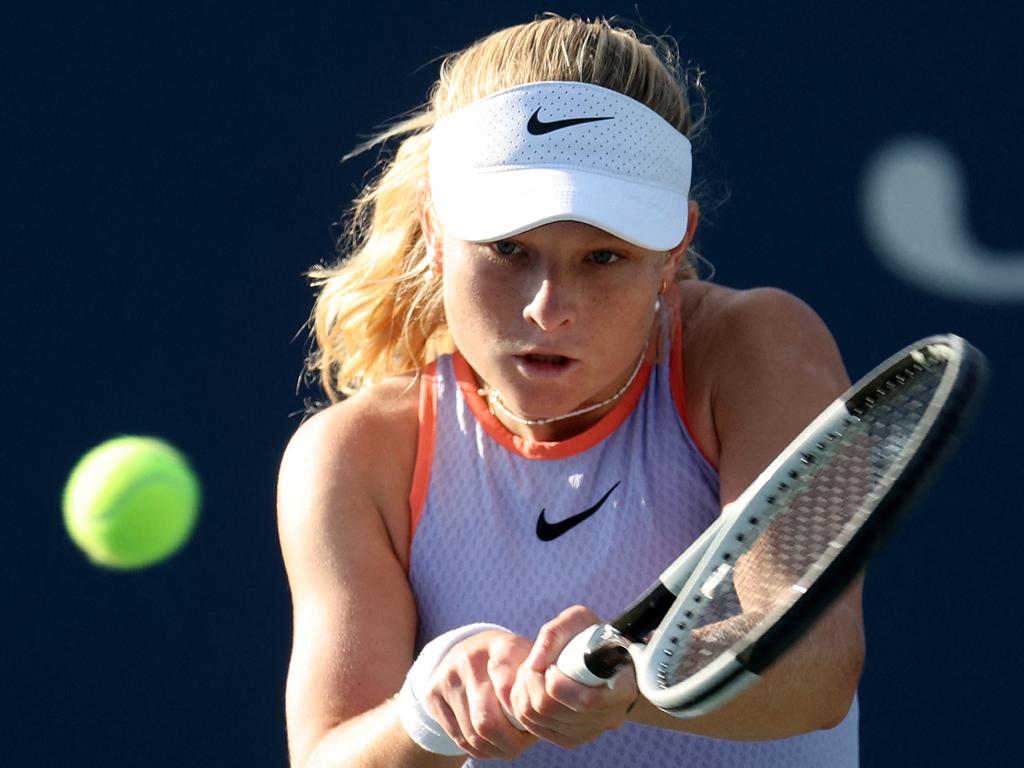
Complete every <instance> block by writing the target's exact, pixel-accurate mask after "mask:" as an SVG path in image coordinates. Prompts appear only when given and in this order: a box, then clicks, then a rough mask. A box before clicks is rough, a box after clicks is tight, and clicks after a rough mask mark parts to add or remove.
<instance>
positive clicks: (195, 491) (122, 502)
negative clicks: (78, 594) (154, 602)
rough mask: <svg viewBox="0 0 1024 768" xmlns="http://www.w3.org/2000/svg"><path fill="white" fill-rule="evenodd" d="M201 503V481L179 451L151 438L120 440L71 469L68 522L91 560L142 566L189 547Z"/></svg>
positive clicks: (114, 565) (66, 506)
mask: <svg viewBox="0 0 1024 768" xmlns="http://www.w3.org/2000/svg"><path fill="white" fill-rule="evenodd" d="M199 498H200V489H199V481H198V479H197V478H196V476H195V474H194V473H193V472H192V469H191V468H190V467H189V465H188V462H187V461H186V459H185V457H184V456H182V455H181V453H179V452H178V451H177V450H176V449H175V448H173V447H171V446H170V445H168V444H167V443H165V442H164V441H162V440H159V439H157V438H153V437H137V436H125V437H116V438H114V439H112V440H107V441H106V442H104V443H101V444H100V445H98V446H96V447H95V448H93V449H92V450H91V451H89V452H88V453H86V454H85V456H83V457H82V459H81V460H80V461H79V462H78V464H76V465H75V468H74V469H73V470H72V472H71V475H70V477H69V478H68V482H67V486H66V487H65V488H64V525H65V527H66V528H67V531H68V534H69V535H70V536H71V539H72V540H73V541H74V542H75V544H77V545H78V547H79V548H80V549H81V550H82V551H83V552H85V554H86V555H88V556H89V558H90V559H91V560H92V561H93V562H94V563H96V564H98V565H103V566H107V567H110V568H119V569H124V570H130V569H134V568H144V567H146V566H148V565H153V564H154V563H158V562H160V561H161V560H164V559H166V558H168V557H170V556H171V555H173V554H174V553H175V552H177V551H178V550H179V549H181V547H182V546H183V545H184V544H185V542H186V541H187V540H188V538H189V536H190V535H191V533H192V528H193V526H194V525H195V521H196V516H197V514H198V512H199Z"/></svg>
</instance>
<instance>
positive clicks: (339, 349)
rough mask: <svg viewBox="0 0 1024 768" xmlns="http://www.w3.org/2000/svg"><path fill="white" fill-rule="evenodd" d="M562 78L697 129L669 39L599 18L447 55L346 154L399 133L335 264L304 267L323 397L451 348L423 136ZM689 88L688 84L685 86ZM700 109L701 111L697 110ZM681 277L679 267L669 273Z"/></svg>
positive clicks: (522, 31) (527, 31)
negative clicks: (415, 93)
mask: <svg viewBox="0 0 1024 768" xmlns="http://www.w3.org/2000/svg"><path fill="white" fill-rule="evenodd" d="M541 80H571V81H579V82H585V83H592V84H595V85H601V86H604V87H606V88H611V89H614V90H616V91H619V92H620V93H623V94H626V95H627V96H630V97H631V98H634V99H636V100H637V101H640V102H642V103H644V104H646V105H647V106H649V107H650V108H651V109H653V110H654V111H656V112H658V113H659V114H660V115H661V116H662V117H664V118H665V119H666V120H667V121H668V122H669V123H671V124H672V125H673V126H675V127H676V128H677V129H678V130H679V131H680V132H682V133H683V134H684V135H686V136H690V137H693V135H694V134H695V133H696V130H697V127H698V126H697V124H696V123H699V122H700V121H699V120H696V119H694V118H693V117H692V115H691V109H690V105H689V100H688V97H687V86H686V84H685V80H684V75H683V73H682V72H681V70H680V67H679V60H678V55H677V52H676V49H675V47H674V44H673V43H672V41H671V40H668V39H664V38H657V37H648V38H646V39H641V38H640V37H639V36H638V35H637V33H636V32H635V31H633V30H631V29H625V28H620V27H614V26H612V25H611V24H610V23H609V22H608V21H606V20H604V19H598V20H595V21H584V20H581V19H577V18H572V19H566V18H562V17H559V16H554V15H547V16H545V17H543V18H540V19H537V20H535V21H532V22H529V23H527V24H521V25H518V26H514V27H509V28H508V29H503V30H500V31H498V32H495V33H493V34H491V35H489V36H487V37H485V38H483V39H482V40H479V41H477V42H476V43H474V44H473V45H471V46H469V47H468V48H466V49H465V50H463V51H462V52H460V53H456V54H453V55H451V56H449V57H448V58H446V59H445V60H444V62H443V63H442V65H441V73H440V77H439V79H438V81H437V82H436V83H435V85H434V87H433V89H432V92H431V94H430V101H429V103H428V104H427V105H426V106H425V107H424V108H423V109H422V110H420V111H418V112H416V113H414V114H413V115H412V116H411V117H408V118H407V119H405V120H402V121H401V122H398V123H397V124H395V125H393V126H392V127H391V128H389V129H387V130H385V131H384V132H383V133H381V134H380V135H379V136H377V137H376V138H374V139H373V140H372V141H370V142H367V143H366V144H365V145H363V146H362V147H360V148H359V150H357V151H362V150H363V149H366V148H369V147H372V146H375V145H378V144H382V143H384V142H386V141H388V140H390V139H393V138H395V137H404V138H403V139H402V141H401V143H400V144H399V146H398V149H397V151H396V152H395V155H394V157H393V158H392V159H391V160H390V162H387V163H385V164H384V166H383V169H382V171H381V173H380V175H379V176H378V177H377V179H376V180H375V181H373V182H372V183H370V184H369V185H368V186H367V187H366V188H365V189H364V190H363V191H362V193H361V194H360V195H359V196H358V197H357V198H356V199H355V201H354V204H353V207H352V211H351V214H350V223H349V224H348V227H347V232H346V235H345V237H344V239H343V240H342V242H341V243H340V244H339V252H340V253H341V254H342V258H341V259H340V260H339V261H338V262H337V263H335V264H334V265H331V266H320V267H317V268H315V269H313V270H311V272H310V277H311V279H312V282H313V285H314V287H315V288H317V289H318V295H317V299H316V304H315V306H314V308H313V314H312V317H311V331H312V334H313V335H314V338H315V347H314V349H313V351H312V352H311V354H310V355H309V358H308V360H307V370H308V371H309V372H310V373H312V374H317V375H318V376H319V380H320V385H321V387H322V388H323V390H324V391H325V393H326V394H327V396H328V397H329V398H330V399H331V400H338V399H341V397H343V396H344V395H349V394H353V393H354V392H356V391H357V390H358V389H359V388H360V387H362V386H364V385H368V384H373V383H375V382H378V381H380V380H382V379H384V378H385V377H388V376H393V375H396V374H402V373H407V372H410V371H416V370H418V369H420V368H422V367H423V366H424V365H426V364H427V363H428V362H429V361H430V360H431V359H433V358H434V357H435V356H436V355H437V354H438V353H439V352H441V351H444V350H446V349H450V348H451V339H450V336H449V334H448V329H447V325H446V321H445V317H444V308H443V304H442V291H441V279H440V276H439V275H437V274H435V272H434V270H433V264H432V260H431V258H430V257H429V256H428V253H427V246H426V241H425V239H424V235H423V232H422V231H421V228H420V218H419V216H420V204H421V199H422V195H423V182H424V180H425V179H426V177H427V154H428V150H429V147H430V130H431V127H432V126H433V125H434V123H435V122H436V121H437V120H439V119H440V118H442V117H444V116H445V115H447V114H449V113H451V112H454V111H455V110H457V109H459V108H460V107H463V106H465V105H467V104H470V103H472V102H474V101H477V100H478V99H480V98H482V97H484V96H487V95H489V94H491V93H494V92H496V91H499V90H502V89H504V88H510V87H512V86H516V85H522V84H525V83H531V82H536V81H541ZM696 85H697V87H698V88H700V84H699V78H698V82H697V83H696ZM702 114H703V113H702ZM690 274H691V272H690V270H689V268H688V267H685V268H684V269H683V270H681V274H680V278H681V279H685V277H687V276H689V275H690Z"/></svg>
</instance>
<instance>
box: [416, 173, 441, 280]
mask: <svg viewBox="0 0 1024 768" xmlns="http://www.w3.org/2000/svg"><path fill="white" fill-rule="evenodd" d="M416 189H417V193H418V201H417V205H418V207H419V214H420V230H421V231H422V232H423V239H424V240H425V241H426V243H427V256H428V257H429V258H430V260H431V262H432V268H433V270H434V272H435V273H437V274H440V273H441V262H442V255H443V254H442V248H441V231H440V226H439V225H438V222H437V214H435V213H434V206H433V205H431V202H430V186H429V185H428V184H427V180H426V179H422V180H420V182H419V184H418V185H417V187H416Z"/></svg>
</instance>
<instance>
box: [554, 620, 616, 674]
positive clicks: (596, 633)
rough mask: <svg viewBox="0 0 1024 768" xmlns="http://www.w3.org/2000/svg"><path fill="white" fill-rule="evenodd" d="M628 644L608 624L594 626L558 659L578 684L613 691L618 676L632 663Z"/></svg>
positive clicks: (558, 663)
mask: <svg viewBox="0 0 1024 768" xmlns="http://www.w3.org/2000/svg"><path fill="white" fill-rule="evenodd" d="M627 646H628V642H627V641H626V639H625V638H624V637H622V636H621V635H620V634H619V633H618V632H616V631H615V629H613V628H612V627H611V626H610V625H608V624H594V625H593V626H590V627H587V628H586V629H585V630H583V631H582V632H580V633H579V634H578V635H576V637H574V638H573V639H572V640H570V641H569V644H568V645H567V646H565V648H563V649H562V653H561V654H560V655H559V656H558V662H557V666H558V669H559V670H560V671H561V672H562V674H564V675H566V676H567V677H571V678H572V679H573V680H575V681H576V682H578V683H583V684H584V685H589V686H591V687H592V688H598V687H600V686H602V685H606V686H608V687H609V688H611V687H612V685H613V684H614V680H615V675H616V673H617V672H618V671H619V670H620V669H622V667H624V666H625V665H626V664H628V663H629V660H630V659H629V651H628V650H627Z"/></svg>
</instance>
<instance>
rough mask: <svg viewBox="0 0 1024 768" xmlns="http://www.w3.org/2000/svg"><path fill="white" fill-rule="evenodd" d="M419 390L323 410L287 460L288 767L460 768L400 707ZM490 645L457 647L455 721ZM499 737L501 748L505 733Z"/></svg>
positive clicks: (408, 657) (486, 640)
mask: <svg viewBox="0 0 1024 768" xmlns="http://www.w3.org/2000/svg"><path fill="white" fill-rule="evenodd" d="M415 391H416V387H415V386H414V387H411V388H410V387H409V386H408V380H407V379H406V380H394V381H391V382H386V383H384V384H382V385H380V386H378V387H374V388H373V389H372V390H370V391H368V392H366V393H363V394H360V395H358V396H356V397H354V398H352V399H350V400H348V401H345V402H343V403H339V404H337V405H334V406H332V407H331V408H328V409H327V410H325V411H323V412H321V413H319V414H317V415H316V416H314V417H313V418H311V419H309V420H308V421H307V422H306V423H305V424H303V425H302V426H301V427H300V428H299V429H298V431H297V432H296V433H295V435H294V436H293V438H292V440H291V441H290V443H289V445H288V448H287V449H286V451H285V454H284V457H283V459H282V463H281V471H280V477H279V483H278V531H279V536H280V541H281V551H282V555H283V558H284V564H285V569H286V571H287V574H288V582H289V587H290V590H291V597H292V607H293V639H292V654H291V660H290V662H289V668H288V682H287V691H286V697H285V706H286V718H287V726H288V744H289V753H290V763H291V765H292V766H293V768H300V767H302V768H320V767H321V766H342V765H344V766H366V767H367V768H369V767H371V766H394V765H403V766H412V767H413V768H416V767H418V766H422V767H423V768H442V767H445V766H456V765H459V764H460V763H461V762H462V761H463V760H464V758H462V757H454V758H452V757H442V756H439V755H434V754H431V753H429V752H426V751H424V750H423V749H421V748H420V747H419V746H417V745H416V744H415V743H414V742H413V741H412V740H411V739H410V738H409V736H408V735H407V734H406V732H405V730H404V728H403V727H402V724H401V722H400V719H399V709H398V704H397V699H396V698H395V696H396V694H397V692H398V690H399V688H400V687H401V685H402V682H403V680H404V678H405V675H406V672H407V671H408V669H409V667H410V666H411V664H412V660H413V653H414V643H415V636H416V607H415V602H414V600H413V595H412V591H411V588H410V585H409V580H408V576H407V566H408V563H407V552H408V549H409V542H408V535H409V534H408V530H409V507H408V496H409V487H410V484H411V478H412V469H413V465H414V462H415V447H416V435H417V421H416V395H415ZM494 640H495V639H494V638H490V637H486V636H482V637H476V638H470V639H469V640H466V641H464V643H462V644H460V646H459V650H460V653H458V654H455V653H449V654H448V656H446V658H445V662H446V663H445V665H444V670H442V669H441V668H439V669H438V672H442V671H443V672H444V673H445V678H446V679H447V680H449V681H455V685H454V687H453V689H452V693H451V694H450V696H449V698H450V699H452V704H453V711H457V712H458V713H459V714H460V715H461V716H462V717H463V719H465V713H464V712H463V710H462V709H461V708H460V705H459V703H458V701H457V700H456V699H455V695H456V694H457V693H458V691H459V689H460V688H461V690H462V691H463V695H465V691H467V690H476V689H475V688H474V686H473V685H472V684H465V683H463V684H460V683H459V680H460V679H462V678H468V676H469V675H471V674H477V675H479V671H480V670H481V669H483V670H484V676H485V677H486V676H487V672H488V671H489V669H490V668H496V667H495V666H494V664H493V662H491V663H488V655H487V648H488V647H490V644H491V643H492V642H494ZM527 646H528V644H527ZM527 650H528V647H527V648H526V649H525V650H523V651H522V654H523V655H525V653H526V651H527ZM449 657H453V658H452V659H451V660H450V661H449ZM460 669H462V670H466V671H464V672H461V673H460ZM513 674H514V673H513ZM468 679H471V678H468ZM509 685H510V684H509ZM491 709H492V711H493V706H492V707H491ZM498 729H499V731H501V732H502V733H501V734H499V736H498V739H499V740H501V739H502V738H504V736H503V735H502V734H504V733H505V730H506V728H505V727H504V724H499V728H498ZM505 735H507V734H505ZM492 738H493V736H492ZM517 746H519V749H522V748H523V746H525V745H521V744H517ZM470 751H471V752H473V751H476V750H472V749H471V750H470ZM481 756H483V753H481Z"/></svg>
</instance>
